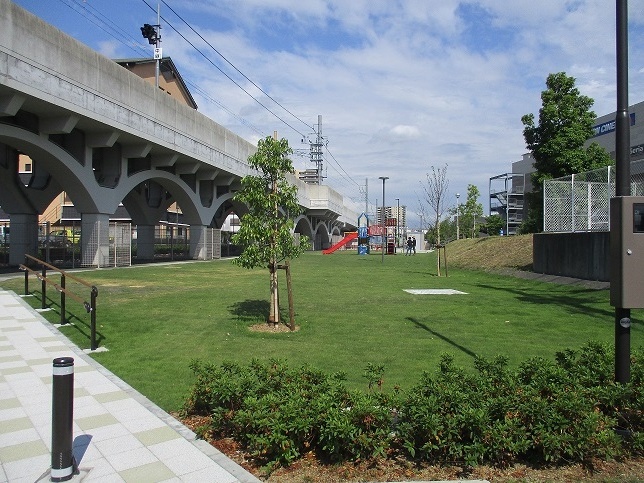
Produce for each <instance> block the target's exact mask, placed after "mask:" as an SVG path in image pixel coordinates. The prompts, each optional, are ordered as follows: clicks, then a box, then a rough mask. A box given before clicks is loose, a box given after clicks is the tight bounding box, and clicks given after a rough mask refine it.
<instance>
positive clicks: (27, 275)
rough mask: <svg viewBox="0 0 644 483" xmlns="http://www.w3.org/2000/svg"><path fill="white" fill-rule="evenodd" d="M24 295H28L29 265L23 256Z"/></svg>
mask: <svg viewBox="0 0 644 483" xmlns="http://www.w3.org/2000/svg"><path fill="white" fill-rule="evenodd" d="M25 295H29V266H28V265H27V257H25Z"/></svg>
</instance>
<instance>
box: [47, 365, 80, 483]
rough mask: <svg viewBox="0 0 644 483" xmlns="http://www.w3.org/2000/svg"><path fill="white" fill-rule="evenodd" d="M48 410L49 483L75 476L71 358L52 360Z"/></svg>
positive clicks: (72, 367) (72, 366)
mask: <svg viewBox="0 0 644 483" xmlns="http://www.w3.org/2000/svg"><path fill="white" fill-rule="evenodd" d="M51 406H52V410H51V481H67V480H70V479H71V478H72V477H73V476H74V470H75V468H74V466H75V465H74V455H73V453H72V444H73V439H72V435H73V422H74V358H73V357H58V358H56V359H54V368H53V387H52V405H51Z"/></svg>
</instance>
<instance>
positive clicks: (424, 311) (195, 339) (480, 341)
mask: <svg viewBox="0 0 644 483" xmlns="http://www.w3.org/2000/svg"><path fill="white" fill-rule="evenodd" d="M491 256H492V254H490V257H491ZM292 273H293V285H294V297H295V310H296V323H297V325H298V326H299V330H298V331H297V332H293V333H290V332H279V333H266V332H255V331H251V330H249V326H252V325H254V324H257V323H262V322H263V321H264V320H265V319H266V315H267V313H268V292H269V290H268V272H267V270H251V271H249V270H246V269H243V268H239V267H237V266H235V265H234V264H232V263H231V261H230V260H218V261H212V262H192V263H175V264H168V265H152V266H140V267H132V268H122V269H103V270H94V271H87V272H83V273H82V274H81V275H80V276H82V277H83V278H84V279H86V280H88V281H90V282H91V283H93V284H95V285H96V286H97V287H98V289H99V296H98V310H97V321H98V330H99V345H100V346H103V347H106V348H108V349H109V351H108V352H104V353H96V354H94V355H93V357H94V358H95V359H96V360H98V361H99V362H100V363H102V364H103V365H105V366H106V367H107V368H108V369H110V370H111V371H113V372H114V373H116V374H117V375H118V376H119V377H121V378H122V379H124V380H125V381H127V382H128V383H129V384H131V385H132V386H134V387H135V388H137V389H138V390H139V391H140V392H142V393H143V394H145V395H146V396H147V397H149V398H150V399H152V400H153V401H155V402H156V403H157V404H159V405H160V406H161V407H163V408H164V409H166V410H169V411H174V410H176V409H178V408H179V407H180V405H181V404H182V401H183V398H184V396H185V395H186V393H187V391H188V388H189V386H190V384H191V383H192V374H191V371H190V369H189V367H188V366H189V363H190V361H192V360H194V359H201V360H206V361H212V362H215V363H219V362H222V361H225V360H235V361H240V362H245V361H248V360H250V359H252V358H258V359H262V360H266V359H269V358H284V359H286V360H288V361H289V364H291V365H300V364H304V363H308V364H311V365H312V366H314V367H316V368H320V369H323V370H325V371H328V372H336V371H342V372H345V373H346V374H347V377H348V383H349V385H350V386H351V387H355V388H365V389H366V387H367V381H366V379H365V378H364V377H363V373H364V370H365V368H366V366H367V364H368V363H370V362H371V363H374V364H384V366H385V385H384V388H385V390H387V389H391V388H393V387H394V385H399V386H401V387H402V388H403V389H404V388H406V387H410V386H411V385H413V384H414V383H415V382H417V381H418V378H419V376H420V375H421V373H422V372H423V371H426V370H428V371H434V370H436V368H437V363H438V361H439V359H440V356H441V354H443V353H450V354H452V355H453V356H454V357H455V360H456V362H457V363H458V364H461V365H463V366H466V367H471V366H472V364H471V363H472V360H473V358H474V357H475V356H483V357H493V356H496V355H499V354H502V355H506V356H508V357H509V360H510V363H511V364H512V365H518V364H519V363H520V362H521V361H523V360H525V359H526V358H528V357H531V356H543V357H546V358H552V357H553V356H554V354H555V352H556V351H559V350H562V349H564V348H569V347H572V348H577V347H579V346H581V345H583V344H584V343H585V342H586V341H588V340H598V341H602V342H609V343H612V341H613V330H614V329H613V317H614V315H613V314H614V311H613V308H612V307H611V306H610V305H609V301H608V291H606V290H590V289H585V288H582V287H579V286H563V285H556V284H550V283H540V282H536V281H531V280H524V279H519V278H514V277H508V276H501V275H495V274H493V273H487V272H483V271H469V270H464V269H460V268H459V269H452V268H451V267H450V270H449V277H437V276H436V258H435V255H434V254H417V255H416V256H414V257H404V256H402V255H397V256H386V257H385V259H384V263H382V261H381V256H380V254H377V255H369V256H358V255H356V254H355V253H354V252H339V253H338V252H336V253H335V254H333V255H328V256H324V255H322V254H320V253H319V252H316V253H306V254H305V255H304V256H303V257H301V258H300V259H297V260H294V261H293V262H292ZM280 282H281V283H282V282H283V281H282V279H280ZM0 286H2V287H3V288H7V289H11V290H14V291H16V292H17V293H22V290H23V281H22V279H20V278H18V279H13V280H9V281H4V282H1V283H0ZM30 288H31V290H32V291H33V292H32V293H34V294H35V295H36V296H35V297H32V298H29V299H27V300H31V303H32V304H33V305H34V306H35V307H38V306H40V301H39V297H40V292H39V291H40V284H39V283H38V282H37V281H36V279H35V278H32V281H31V287H30ZM421 288H449V289H456V290H460V291H462V292H466V293H467V294H466V295H412V294H409V293H407V292H405V291H404V289H421ZM72 289H73V288H72ZM281 294H282V295H281V304H282V314H283V316H284V321H286V320H287V319H288V306H287V297H286V286H285V282H283V283H282V285H281ZM48 295H49V297H51V300H50V305H51V307H52V308H53V309H54V310H52V311H50V312H46V313H45V316H46V317H48V318H50V320H52V321H54V322H57V321H58V320H59V313H58V310H59V307H58V303H59V297H58V294H57V293H56V292H55V291H54V290H50V291H49V292H48ZM67 308H68V311H69V312H71V313H72V314H73V316H72V317H71V319H72V321H73V322H74V324H75V325H73V326H69V327H64V328H63V329H62V331H63V332H64V333H65V334H66V335H67V336H68V337H70V338H71V339H72V340H73V341H74V342H76V343H77V344H78V345H79V346H81V347H83V348H87V347H89V328H88V326H89V320H90V319H89V315H87V314H86V313H85V311H84V310H83V307H82V305H81V304H79V303H76V302H72V301H68V303H67ZM633 319H634V322H635V323H634V324H633V327H632V339H633V344H634V345H635V344H637V343H638V342H639V340H640V335H641V332H642V324H641V320H642V312H641V311H633Z"/></svg>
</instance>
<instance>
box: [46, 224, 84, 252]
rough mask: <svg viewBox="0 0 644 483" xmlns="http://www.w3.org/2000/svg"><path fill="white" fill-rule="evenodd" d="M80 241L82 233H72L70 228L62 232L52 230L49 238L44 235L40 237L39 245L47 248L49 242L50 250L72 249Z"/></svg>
mask: <svg viewBox="0 0 644 483" xmlns="http://www.w3.org/2000/svg"><path fill="white" fill-rule="evenodd" d="M79 241H80V232H78V231H72V230H70V229H69V228H66V229H62V230H52V231H51V232H49V236H47V235H42V236H39V237H38V244H39V245H40V246H43V247H44V246H47V243H48V242H49V247H50V248H71V247H72V245H74V244H76V243H78V242H79Z"/></svg>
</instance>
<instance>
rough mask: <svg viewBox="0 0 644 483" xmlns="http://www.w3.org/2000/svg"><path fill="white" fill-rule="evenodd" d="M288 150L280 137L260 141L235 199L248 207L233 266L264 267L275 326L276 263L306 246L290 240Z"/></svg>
mask: <svg viewBox="0 0 644 483" xmlns="http://www.w3.org/2000/svg"><path fill="white" fill-rule="evenodd" d="M292 152H293V150H292V149H291V148H290V147H289V145H288V141H287V140H286V139H280V140H277V139H274V138H272V137H270V136H269V137H266V138H265V139H260V141H259V143H258V145H257V152H255V154H253V155H251V156H250V157H249V158H248V164H249V165H250V166H251V168H253V169H255V170H257V174H252V175H248V176H244V178H243V179H242V189H241V190H240V191H239V192H238V193H237V194H236V195H235V200H237V201H240V202H242V203H245V204H246V205H247V206H248V213H246V214H244V215H243V216H242V218H241V225H240V229H239V231H238V232H237V233H236V234H235V235H234V236H233V243H235V244H237V245H241V246H242V247H243V251H242V254H241V255H240V256H239V257H238V258H237V259H235V263H236V264H237V265H240V266H242V267H244V268H249V269H250V268H256V267H268V271H269V273H270V313H269V316H268V323H269V324H278V323H279V321H280V317H279V297H278V277H277V270H278V265H279V264H280V263H281V262H282V261H284V260H287V262H288V260H290V259H291V258H295V257H298V256H299V255H301V254H302V253H303V252H304V250H306V249H307V248H308V240H306V239H304V238H301V239H300V240H299V243H298V242H296V240H295V238H294V237H293V228H294V221H293V220H294V218H295V217H296V216H297V215H299V213H300V212H301V208H300V206H299V204H298V201H297V187H296V186H294V185H292V184H290V183H289V182H288V180H287V179H286V175H287V174H288V173H290V174H293V173H294V169H293V163H292V161H291V160H290V158H289V155H290V154H292Z"/></svg>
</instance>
